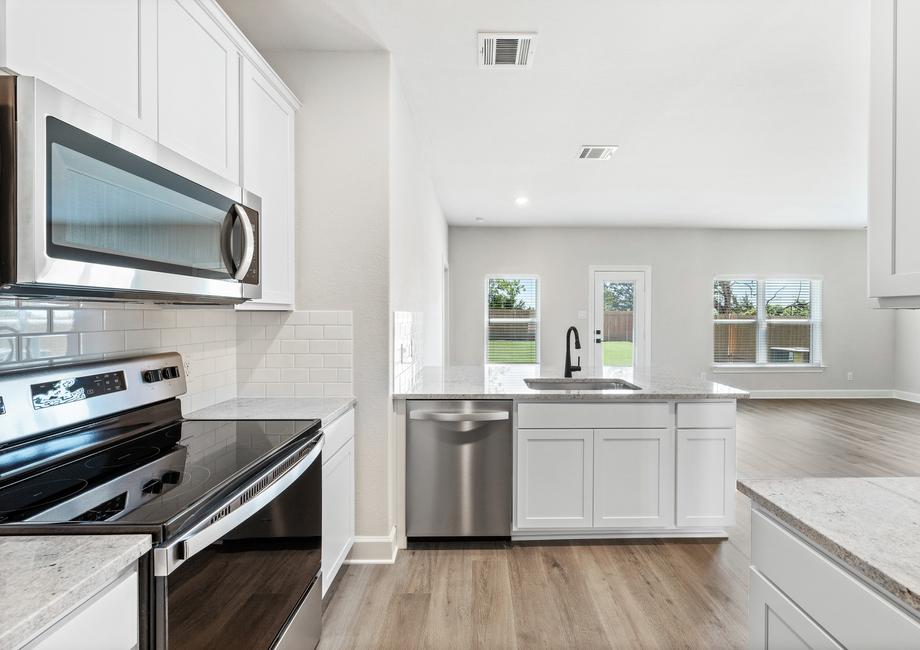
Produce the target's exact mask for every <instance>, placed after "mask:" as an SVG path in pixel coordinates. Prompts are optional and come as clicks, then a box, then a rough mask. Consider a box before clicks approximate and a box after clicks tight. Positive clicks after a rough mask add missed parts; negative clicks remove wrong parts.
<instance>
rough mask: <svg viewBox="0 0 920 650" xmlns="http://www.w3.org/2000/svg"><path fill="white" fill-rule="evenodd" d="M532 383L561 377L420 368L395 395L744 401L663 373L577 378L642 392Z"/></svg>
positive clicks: (514, 367) (729, 391) (523, 368)
mask: <svg viewBox="0 0 920 650" xmlns="http://www.w3.org/2000/svg"><path fill="white" fill-rule="evenodd" d="M530 377H562V372H561V371H560V369H559V368H556V367H553V368H546V367H543V368H541V367H540V366H539V365H530V364H509V365H487V366H451V367H447V368H440V367H426V368H423V369H422V371H421V373H420V375H419V377H418V379H417V380H416V381H415V382H414V384H413V385H412V386H411V388H409V389H407V390H402V391H399V392H396V393H394V395H393V397H394V398H396V399H406V398H417V399H489V398H496V397H504V398H509V399H511V398H513V399H519V400H552V401H558V400H560V399H580V400H589V401H604V400H662V399H723V400H724V399H742V398H746V397H748V393H747V392H745V391H743V390H739V389H737V388H732V387H731V386H726V385H724V384H718V383H716V382H712V381H707V380H703V379H688V378H681V377H674V376H672V375H670V374H668V373H667V372H665V371H658V370H633V369H632V368H623V369H612V368H605V369H604V370H603V371H602V372H597V373H594V372H592V371H591V370H590V369H588V370H585V371H584V372H578V373H575V377H580V378H589V377H616V378H620V379H624V380H626V381H629V382H630V383H633V384H635V385H637V386H639V387H640V390H628V389H615V390H585V391H581V390H534V389H532V388H528V387H527V385H526V384H525V383H524V379H525V378H530Z"/></svg>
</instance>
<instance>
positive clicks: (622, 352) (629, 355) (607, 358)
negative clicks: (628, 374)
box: [604, 341, 633, 367]
mask: <svg viewBox="0 0 920 650" xmlns="http://www.w3.org/2000/svg"><path fill="white" fill-rule="evenodd" d="M632 364H633V343H632V341H605V342H604V365H605V366H617V367H624V366H625V367H630V366H632Z"/></svg>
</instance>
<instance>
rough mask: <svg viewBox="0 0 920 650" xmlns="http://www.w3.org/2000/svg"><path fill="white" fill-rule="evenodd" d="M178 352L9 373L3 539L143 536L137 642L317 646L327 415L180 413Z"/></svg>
mask: <svg viewBox="0 0 920 650" xmlns="http://www.w3.org/2000/svg"><path fill="white" fill-rule="evenodd" d="M185 391H186V382H185V368H184V365H183V363H182V359H181V357H180V356H179V355H178V354H159V355H148V356H143V357H135V358H131V359H117V360H107V361H99V362H93V363H84V364H78V365H70V366H57V367H51V368H43V369H40V370H29V371H22V372H13V373H7V374H3V375H0V535H10V534H30V535H41V534H55V535H60V534H110V533H111V534H115V533H142V534H149V535H151V536H152V539H153V550H152V551H151V552H150V553H149V554H148V555H147V556H146V557H144V558H141V561H140V566H139V572H140V575H141V580H140V585H139V592H140V593H139V595H140V602H141V616H140V620H141V630H140V639H141V647H142V648H158V649H161V648H247V649H249V648H278V649H281V650H284V649H287V648H313V647H314V646H315V645H316V643H317V642H318V640H319V631H320V625H321V623H320V615H321V602H320V590H321V579H320V553H321V550H320V547H321V526H322V470H321V467H322V459H321V454H322V448H323V434H322V431H321V430H320V423H319V422H318V421H311V422H306V423H304V422H299V423H298V422H290V421H283V420H274V421H264V422H261V421H233V420H219V421H191V420H184V419H183V417H182V409H181V405H180V402H179V399H178V396H179V395H182V394H184V393H185Z"/></svg>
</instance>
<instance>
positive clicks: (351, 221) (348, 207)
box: [267, 51, 390, 535]
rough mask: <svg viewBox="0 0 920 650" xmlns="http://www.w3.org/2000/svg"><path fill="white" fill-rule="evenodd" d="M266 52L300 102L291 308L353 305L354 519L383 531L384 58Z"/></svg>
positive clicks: (373, 531) (360, 526)
mask: <svg viewBox="0 0 920 650" xmlns="http://www.w3.org/2000/svg"><path fill="white" fill-rule="evenodd" d="M267 56H268V59H269V60H270V62H271V64H272V66H273V67H274V68H275V70H277V71H278V74H280V75H281V77H282V78H283V79H284V81H285V83H287V84H288V85H289V86H290V88H291V90H293V91H294V93H295V94H296V95H297V96H298V97H299V98H300V100H301V101H302V102H303V108H302V109H301V110H300V112H299V113H298V114H297V124H296V147H295V155H296V176H295V183H296V186H297V188H296V211H295V219H296V232H295V237H296V241H295V250H296V251H297V278H296V294H297V307H298V308H299V309H332V310H351V311H353V312H354V358H355V368H354V389H355V397H357V399H358V410H357V422H356V441H355V442H356V450H355V461H356V477H355V481H356V490H355V492H356V494H355V496H356V513H355V514H356V528H357V533H358V535H386V534H387V533H388V532H389V528H390V513H389V502H388V494H387V492H388V489H387V485H388V482H389V477H388V473H389V466H388V462H387V459H388V456H389V440H388V437H389V433H388V428H389V410H390V409H389V399H388V397H389V381H388V377H389V312H388V310H389V306H388V301H389V223H388V212H389V176H388V168H389V102H390V99H389V96H390V79H389V71H390V57H389V54H388V53H386V52H361V53H351V52H289V51H286V52H280V51H279V52H268V53H267Z"/></svg>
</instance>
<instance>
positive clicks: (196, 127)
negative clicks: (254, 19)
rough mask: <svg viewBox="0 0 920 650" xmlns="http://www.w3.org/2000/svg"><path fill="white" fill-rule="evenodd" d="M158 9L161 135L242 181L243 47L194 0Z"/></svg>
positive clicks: (167, 1)
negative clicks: (232, 39) (241, 56)
mask: <svg viewBox="0 0 920 650" xmlns="http://www.w3.org/2000/svg"><path fill="white" fill-rule="evenodd" d="M158 8H159V11H158V23H159V24H158V30H157V34H158V40H157V42H158V56H157V64H158V70H157V73H158V74H157V79H158V82H159V86H158V91H159V102H158V104H159V140H160V142H161V143H162V144H164V145H166V146H167V147H169V148H170V149H172V150H173V151H175V152H176V153H178V154H181V155H182V156H185V157H186V158H188V159H190V160H192V161H194V162H196V163H198V164H199V165H201V166H203V167H205V168H207V169H208V170H210V171H211V172H213V173H215V174H218V175H219V176H221V177H223V178H225V179H227V180H230V181H232V182H234V183H238V182H239V177H240V163H239V161H240V158H239V153H240V121H239V118H240V54H239V51H238V50H237V48H236V46H235V45H234V44H233V42H232V41H231V40H230V38H229V37H228V36H227V35H226V34H225V33H224V32H223V31H222V30H221V29H220V28H219V27H218V25H217V23H215V22H214V21H213V20H212V19H211V17H210V16H208V15H207V14H206V13H205V11H204V10H203V9H202V8H201V7H200V6H199V5H198V3H197V2H195V1H194V0H159V2H158Z"/></svg>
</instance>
